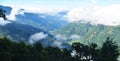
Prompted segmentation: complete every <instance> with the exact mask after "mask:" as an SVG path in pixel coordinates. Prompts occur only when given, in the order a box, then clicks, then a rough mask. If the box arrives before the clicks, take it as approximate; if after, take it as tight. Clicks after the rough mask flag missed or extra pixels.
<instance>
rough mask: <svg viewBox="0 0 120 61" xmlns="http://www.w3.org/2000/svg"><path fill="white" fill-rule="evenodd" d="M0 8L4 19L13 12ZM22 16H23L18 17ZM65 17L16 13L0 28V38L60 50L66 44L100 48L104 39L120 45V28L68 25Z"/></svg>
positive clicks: (64, 13)
mask: <svg viewBox="0 0 120 61" xmlns="http://www.w3.org/2000/svg"><path fill="white" fill-rule="evenodd" d="M0 8H1V9H4V10H5V11H6V14H7V15H10V14H11V11H12V10H13V9H14V8H12V7H8V6H0ZM21 12H23V14H19V13H21ZM66 14H67V11H62V12H59V13H57V14H55V15H49V14H46V13H34V12H27V11H25V9H19V11H18V14H15V18H16V19H15V20H14V21H13V22H12V23H9V24H7V25H5V26H0V35H1V36H7V37H9V38H11V39H13V40H17V41H20V40H21V41H27V42H29V41H30V39H31V38H33V39H32V40H34V41H38V40H39V41H41V43H42V44H45V45H51V44H52V45H57V46H59V47H61V46H60V45H64V46H65V45H66V46H68V44H66V43H69V44H71V43H73V42H81V43H85V44H88V43H91V42H95V43H97V44H98V45H101V44H102V43H103V42H104V41H105V40H106V38H107V37H111V38H113V40H114V41H115V42H118V43H119V44H120V42H119V40H120V38H119V36H120V26H105V25H99V24H97V25H93V24H90V23H82V22H79V21H76V22H68V21H67V19H64V16H65V15H66ZM35 35H37V36H39V37H37V36H35ZM41 35H42V36H41ZM43 36H44V37H43ZM40 37H41V38H42V37H43V39H40ZM35 38H36V39H37V40H35ZM62 47H63V46H62Z"/></svg>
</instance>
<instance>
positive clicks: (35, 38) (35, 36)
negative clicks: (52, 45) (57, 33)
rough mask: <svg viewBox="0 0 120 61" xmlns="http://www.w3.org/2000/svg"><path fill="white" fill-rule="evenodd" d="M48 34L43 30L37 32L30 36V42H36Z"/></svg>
mask: <svg viewBox="0 0 120 61" xmlns="http://www.w3.org/2000/svg"><path fill="white" fill-rule="evenodd" d="M47 36H48V34H44V33H43V32H39V33H35V34H33V35H32V36H31V37H30V38H29V42H30V43H34V42H36V41H39V40H41V39H45V38H46V37H47Z"/></svg>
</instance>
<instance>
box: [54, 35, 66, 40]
mask: <svg viewBox="0 0 120 61" xmlns="http://www.w3.org/2000/svg"><path fill="white" fill-rule="evenodd" d="M55 38H56V39H57V40H60V41H63V40H67V37H66V36H65V35H61V34H57V35H56V36H55Z"/></svg>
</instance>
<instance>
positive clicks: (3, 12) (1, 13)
mask: <svg viewBox="0 0 120 61" xmlns="http://www.w3.org/2000/svg"><path fill="white" fill-rule="evenodd" d="M5 12H6V11H4V10H3V9H0V17H2V18H3V19H4V20H7V18H6V15H5Z"/></svg>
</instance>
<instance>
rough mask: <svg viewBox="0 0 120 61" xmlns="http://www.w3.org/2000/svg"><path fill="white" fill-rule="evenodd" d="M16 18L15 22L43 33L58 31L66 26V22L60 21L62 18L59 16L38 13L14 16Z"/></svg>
mask: <svg viewBox="0 0 120 61" xmlns="http://www.w3.org/2000/svg"><path fill="white" fill-rule="evenodd" d="M16 18H17V19H16V22H19V23H22V24H27V25H30V26H33V27H36V28H38V29H43V30H45V31H51V30H54V29H58V28H60V27H62V26H65V25H66V24H67V21H65V20H64V19H62V16H61V15H60V14H59V15H47V14H40V13H30V12H25V13H24V15H21V14H18V15H16Z"/></svg>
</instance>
